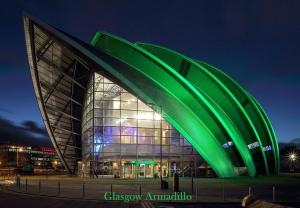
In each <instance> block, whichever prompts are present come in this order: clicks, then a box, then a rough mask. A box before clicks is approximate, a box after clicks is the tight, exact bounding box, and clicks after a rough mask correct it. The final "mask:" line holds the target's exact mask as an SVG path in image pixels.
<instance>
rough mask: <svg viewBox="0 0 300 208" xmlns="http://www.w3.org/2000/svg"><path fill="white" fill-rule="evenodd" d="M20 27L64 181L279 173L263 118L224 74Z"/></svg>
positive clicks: (102, 37) (177, 58) (133, 47)
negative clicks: (204, 171)
mask: <svg viewBox="0 0 300 208" xmlns="http://www.w3.org/2000/svg"><path fill="white" fill-rule="evenodd" d="M23 20H24V30H25V40H26V48H27V55H28V61H29V67H30V72H31V76H32V81H33V86H34V90H35V94H36V98H37V102H38V105H39V108H40V112H41V115H42V117H43V120H44V123H45V126H46V129H47V131H48V134H49V136H50V138H51V141H52V143H53V146H54V147H55V149H56V151H57V153H58V156H59V157H60V159H61V161H62V163H63V164H64V166H65V168H66V169H67V170H68V171H69V172H70V173H72V174H80V175H86V176H91V175H95V176H115V177H121V178H138V177H156V176H158V177H160V176H162V177H166V176H170V175H172V174H173V173H174V172H177V173H180V174H184V173H185V172H186V173H188V172H189V173H191V174H196V175H197V172H198V171H200V169H201V168H202V167H204V166H205V165H204V164H208V166H209V167H211V169H212V170H213V171H214V172H215V173H216V175H218V176H219V177H233V176H240V175H250V176H255V175H257V174H265V175H268V174H277V173H278V172H279V151H278V145H277V141H276V137H275V134H274V131H273V128H272V126H271V123H270V121H269V119H268V118H267V115H266V114H265V112H264V111H263V109H262V108H261V106H260V105H259V104H258V102H257V101H256V100H255V99H254V97H253V96H252V95H250V94H249V93H248V92H247V91H246V90H244V89H243V88H242V87H241V86H240V85H239V84H238V83H236V82H235V81H234V80H232V79H231V78H230V77H229V76H227V75H226V74H224V73H223V72H222V71H220V70H218V69H216V68H215V67H213V66H211V65H209V64H207V63H205V62H203V61H199V60H195V59H192V58H189V57H187V56H185V55H183V54H180V53H178V52H176V51H173V50H171V49H168V48H164V47H161V46H158V45H153V44H149V43H142V42H135V43H131V42H129V41H127V40H124V39H122V38H119V37H116V36H114V35H111V34H108V33H106V32H97V33H96V34H95V35H94V37H93V38H92V40H91V42H90V44H88V43H85V42H83V41H81V40H79V39H77V38H75V37H73V36H71V35H69V34H67V33H65V32H63V31H61V30H59V29H56V28H54V27H51V26H49V25H47V24H45V23H43V22H41V21H39V20H37V19H36V18H34V17H31V16H29V15H25V16H24V18H23ZM206 167H207V166H206Z"/></svg>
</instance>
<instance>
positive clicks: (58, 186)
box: [57, 181, 60, 197]
mask: <svg viewBox="0 0 300 208" xmlns="http://www.w3.org/2000/svg"><path fill="white" fill-rule="evenodd" d="M57 196H58V197H60V181H58V183H57Z"/></svg>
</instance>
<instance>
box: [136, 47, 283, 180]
mask: <svg viewBox="0 0 300 208" xmlns="http://www.w3.org/2000/svg"><path fill="white" fill-rule="evenodd" d="M136 44H137V45H139V46H140V47H143V48H144V49H146V50H147V51H149V52H151V53H152V54H154V55H156V56H157V57H159V58H160V59H161V60H163V61H165V62H166V63H168V64H169V65H170V66H172V67H173V68H174V69H176V70H177V71H178V72H179V73H180V74H181V75H182V76H184V77H185V78H186V79H187V80H189V81H190V82H191V83H192V84H194V85H195V86H198V89H199V90H200V91H205V92H206V93H207V94H208V96H210V97H211V98H212V99H213V100H214V101H215V103H216V104H217V105H219V106H220V108H221V109H223V110H224V111H225V112H226V113H227V114H226V116H227V117H229V118H230V121H231V122H232V123H233V125H235V126H236V128H235V131H238V132H235V133H234V134H232V133H231V134H230V135H231V139H232V140H233V141H234V143H235V145H236V147H237V149H238V150H239V152H240V154H241V156H242V158H243V161H244V163H245V165H246V167H247V169H248V173H249V175H254V174H255V171H257V172H258V173H263V172H264V171H265V173H267V174H268V173H269V172H270V173H278V158H279V157H278V151H277V149H278V147H277V142H276V138H275V135H274V131H272V130H271V128H270V127H271V124H270V122H269V121H268V119H267V118H266V115H265V113H264V112H263V111H262V108H261V107H257V102H255V101H253V97H252V96H250V95H249V94H248V93H247V92H246V91H245V90H243V89H242V88H241V87H240V86H239V85H238V84H237V83H236V82H234V81H233V80H232V79H231V78H229V77H228V76H227V75H226V74H224V73H223V72H221V71H220V70H218V69H216V68H214V67H212V66H210V65H208V64H206V63H204V62H200V61H195V60H192V59H190V58H188V57H186V56H184V55H182V54H179V53H177V52H175V51H172V50H170V49H167V48H164V47H161V46H157V45H153V44H148V43H139V42H138V43H136ZM207 80H209V81H207ZM225 127H226V126H225ZM227 131H229V129H227ZM237 135H239V136H240V137H238V136H237ZM241 136H242V137H241ZM241 138H242V139H241ZM241 140H242V141H241ZM256 141H257V142H258V143H259V147H260V148H259V150H260V151H259V150H256V151H253V150H249V149H248V148H247V145H246V146H245V142H246V143H247V144H251V143H253V142H256ZM269 145H271V146H272V149H273V151H268V152H265V149H266V148H264V147H266V146H269ZM249 155H251V156H249ZM247 160H248V161H247ZM262 161H263V162H262ZM254 163H255V166H256V170H255V168H254ZM262 164H264V167H262ZM269 166H270V167H269Z"/></svg>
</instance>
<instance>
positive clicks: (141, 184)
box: [140, 184, 142, 196]
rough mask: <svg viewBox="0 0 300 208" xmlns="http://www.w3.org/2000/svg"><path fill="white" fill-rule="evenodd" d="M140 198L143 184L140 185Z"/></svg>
mask: <svg viewBox="0 0 300 208" xmlns="http://www.w3.org/2000/svg"><path fill="white" fill-rule="evenodd" d="M140 196H142V184H140Z"/></svg>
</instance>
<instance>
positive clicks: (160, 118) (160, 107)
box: [148, 103, 163, 189]
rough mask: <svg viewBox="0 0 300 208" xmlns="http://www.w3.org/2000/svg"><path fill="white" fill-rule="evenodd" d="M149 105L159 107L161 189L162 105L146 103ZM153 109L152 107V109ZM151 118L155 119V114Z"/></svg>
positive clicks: (161, 183)
mask: <svg viewBox="0 0 300 208" xmlns="http://www.w3.org/2000/svg"><path fill="white" fill-rule="evenodd" d="M148 105H149V106H151V107H152V108H154V107H155V106H156V107H159V109H160V113H159V114H160V117H159V120H160V188H161V189H163V179H162V177H163V174H162V120H163V111H162V106H157V105H155V104H154V103H148ZM153 110H154V109H153ZM153 119H154V120H155V115H154V117H153Z"/></svg>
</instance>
